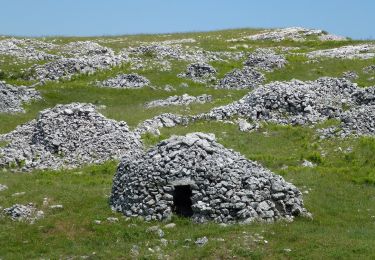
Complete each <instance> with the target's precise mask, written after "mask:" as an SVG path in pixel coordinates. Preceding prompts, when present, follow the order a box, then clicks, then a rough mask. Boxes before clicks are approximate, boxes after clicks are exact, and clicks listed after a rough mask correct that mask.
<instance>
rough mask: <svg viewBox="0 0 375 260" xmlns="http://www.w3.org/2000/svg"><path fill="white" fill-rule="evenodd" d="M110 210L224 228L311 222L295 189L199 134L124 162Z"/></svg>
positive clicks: (162, 144) (175, 139)
mask: <svg viewBox="0 0 375 260" xmlns="http://www.w3.org/2000/svg"><path fill="white" fill-rule="evenodd" d="M110 204H111V206H112V208H113V209H114V210H117V211H120V212H122V213H123V214H125V215H126V216H132V217H138V216H140V217H143V218H144V219H146V220H164V219H169V218H170V217H171V215H172V214H173V213H176V214H178V215H182V216H190V217H192V219H193V220H194V221H197V222H205V221H208V220H212V221H216V222H224V223H227V222H229V223H231V222H237V221H238V222H245V223H249V222H252V221H255V220H262V221H267V222H272V221H275V220H279V219H288V220H291V219H293V217H294V216H309V213H308V212H307V210H306V209H305V208H304V206H303V201H302V194H301V192H300V191H299V190H298V189H297V188H296V187H295V186H294V185H292V184H290V183H288V182H286V181H285V180H284V179H283V178H282V177H281V176H277V175H275V174H273V173H272V172H271V171H269V170H267V169H266V168H264V167H262V166H261V165H259V164H258V163H256V162H252V161H250V160H247V159H246V158H245V157H243V156H242V155H241V154H239V153H237V152H235V151H233V150H230V149H226V148H225V147H223V146H222V145H221V144H219V143H217V142H216V140H215V137H214V135H207V134H203V133H192V134H188V135H186V136H174V137H172V138H170V139H168V140H165V141H162V142H160V143H159V144H158V145H156V146H155V147H153V148H151V149H150V150H149V151H147V152H146V153H145V154H144V155H143V156H142V157H140V158H137V159H130V158H126V157H125V158H124V160H123V161H122V162H121V164H120V165H119V167H118V169H117V173H116V175H115V177H114V181H113V188H112V194H111V197H110Z"/></svg>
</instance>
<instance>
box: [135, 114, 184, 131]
mask: <svg viewBox="0 0 375 260" xmlns="http://www.w3.org/2000/svg"><path fill="white" fill-rule="evenodd" d="M188 123H189V118H188V117H186V116H180V115H175V114H171V113H164V114H161V115H158V116H155V117H153V118H151V119H147V120H145V121H143V122H141V123H140V124H139V125H138V126H137V128H136V129H135V130H134V132H135V133H136V134H138V135H142V134H145V133H151V134H154V135H160V131H159V129H160V128H164V127H167V128H169V127H174V126H177V125H187V124H188Z"/></svg>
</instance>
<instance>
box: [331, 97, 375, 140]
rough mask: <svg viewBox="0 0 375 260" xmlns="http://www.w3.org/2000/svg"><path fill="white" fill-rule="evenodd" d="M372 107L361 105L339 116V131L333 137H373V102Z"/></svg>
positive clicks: (374, 107) (374, 110)
mask: <svg viewBox="0 0 375 260" xmlns="http://www.w3.org/2000/svg"><path fill="white" fill-rule="evenodd" d="M371 103H373V104H372V105H362V106H359V107H354V108H352V109H350V110H348V111H345V112H344V113H343V114H342V115H341V116H340V121H341V129H340V131H338V132H337V133H335V134H334V135H338V136H341V137H346V136H349V135H352V134H354V135H365V136H374V135H375V104H374V103H375V102H374V100H373V101H372V102H371Z"/></svg>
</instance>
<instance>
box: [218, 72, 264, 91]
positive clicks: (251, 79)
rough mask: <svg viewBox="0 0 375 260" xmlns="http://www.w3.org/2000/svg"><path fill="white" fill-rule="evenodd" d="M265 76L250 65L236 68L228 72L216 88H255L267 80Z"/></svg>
mask: <svg viewBox="0 0 375 260" xmlns="http://www.w3.org/2000/svg"><path fill="white" fill-rule="evenodd" d="M265 79H266V78H265V76H264V75H263V73H261V72H259V71H258V70H256V69H254V68H250V67H244V68H243V69H234V70H232V71H231V72H229V73H227V74H226V75H225V76H224V78H222V79H221V80H220V81H219V82H218V84H216V85H215V86H214V88H216V89H253V88H255V87H258V86H259V85H260V84H262V83H263V82H264V81H265Z"/></svg>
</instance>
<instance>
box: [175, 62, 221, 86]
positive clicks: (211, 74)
mask: <svg viewBox="0 0 375 260" xmlns="http://www.w3.org/2000/svg"><path fill="white" fill-rule="evenodd" d="M216 73H217V72H216V69H215V68H214V67H212V66H211V65H209V64H207V63H192V64H190V65H189V66H188V67H187V68H186V72H184V73H180V74H178V76H179V77H181V78H188V79H191V80H193V81H194V82H198V83H207V82H210V81H214V80H216V78H215V75H216Z"/></svg>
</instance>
